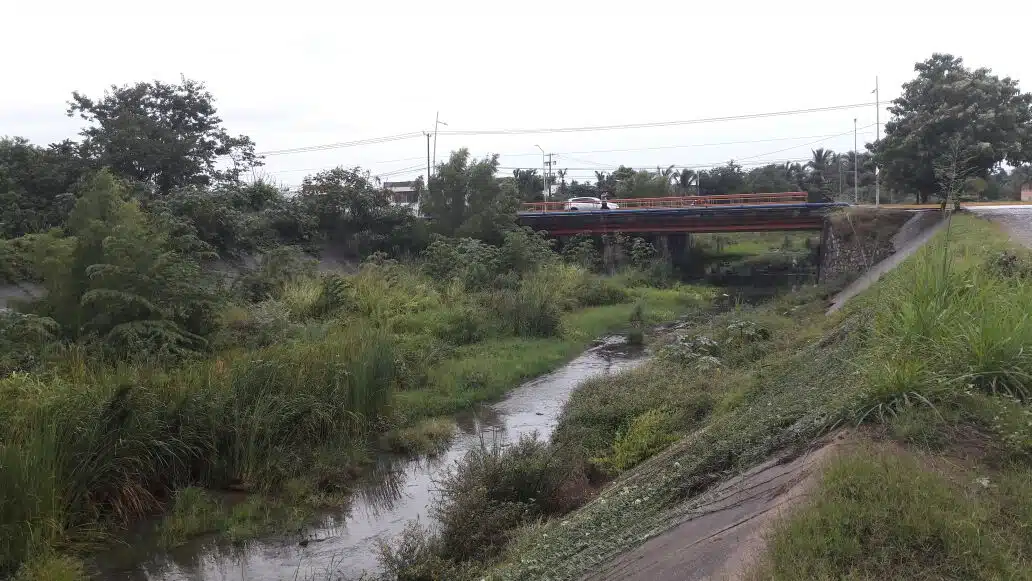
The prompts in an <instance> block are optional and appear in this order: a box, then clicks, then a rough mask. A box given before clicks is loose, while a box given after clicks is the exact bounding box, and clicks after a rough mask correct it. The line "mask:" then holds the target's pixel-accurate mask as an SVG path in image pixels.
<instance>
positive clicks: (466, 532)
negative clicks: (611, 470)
mask: <svg viewBox="0 0 1032 581" xmlns="http://www.w3.org/2000/svg"><path fill="white" fill-rule="evenodd" d="M439 486H440V489H439V490H440V493H439V496H438V498H437V500H435V503H434V505H433V506H432V507H431V515H432V517H433V518H434V520H435V522H436V523H437V524H436V526H435V527H433V528H432V529H422V528H420V527H418V526H416V527H413V528H410V529H409V530H408V531H406V533H405V534H404V535H402V537H401V538H400V539H397V540H396V544H395V545H394V546H393V547H392V546H385V547H384V548H383V556H382V558H381V561H382V562H383V564H384V565H385V567H384V569H385V572H386V573H387V574H388V575H389V576H391V578H393V579H440V578H449V579H461V578H464V577H465V575H467V574H469V573H470V572H472V571H476V569H477V567H479V566H482V564H483V563H484V562H486V561H488V560H490V559H492V558H493V557H495V556H497V555H498V554H499V553H500V552H501V551H502V549H503V548H504V547H505V545H506V544H507V543H508V542H509V540H510V537H511V535H512V534H513V532H514V531H515V530H516V529H518V528H519V527H520V526H521V525H523V524H527V523H531V522H534V521H536V520H537V519H540V518H542V517H550V516H555V515H559V514H564V513H566V512H569V511H570V510H572V509H574V508H576V507H577V506H580V505H581V504H583V503H584V501H585V499H586V497H587V495H588V493H589V492H590V488H589V486H588V484H587V480H586V478H585V477H584V475H583V473H582V472H581V471H580V469H579V467H577V466H571V465H570V464H569V463H568V462H566V459H565V458H564V457H563V456H562V455H561V454H559V453H557V452H556V450H555V449H554V448H552V447H550V446H549V445H548V444H547V443H546V442H544V441H542V440H540V439H538V438H537V436H536V435H532V436H524V437H522V438H520V440H519V441H518V442H516V443H514V444H512V445H510V446H505V447H503V446H502V445H501V443H499V442H498V441H493V442H482V443H481V446H480V447H477V448H474V449H472V450H470V451H469V452H468V453H467V454H466V456H465V457H464V458H463V459H462V460H461V461H460V462H458V463H456V465H455V466H453V467H452V469H451V470H450V471H449V472H448V474H447V476H445V477H444V478H443V480H442V481H441V482H440V483H439ZM435 575H436V576H435ZM442 575H443V576H442Z"/></svg>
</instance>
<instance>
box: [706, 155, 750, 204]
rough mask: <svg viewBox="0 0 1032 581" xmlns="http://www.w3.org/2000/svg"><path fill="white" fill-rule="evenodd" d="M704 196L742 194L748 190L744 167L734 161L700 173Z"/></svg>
mask: <svg viewBox="0 0 1032 581" xmlns="http://www.w3.org/2000/svg"><path fill="white" fill-rule="evenodd" d="M699 183H700V184H701V187H700V190H701V191H702V194H703V195H723V194H741V193H743V192H745V191H746V190H747V189H748V186H747V185H746V182H745V173H744V172H743V171H742V166H740V165H738V164H737V163H735V162H734V161H733V160H732V161H729V162H727V165H723V166H720V167H717V168H713V169H711V170H709V171H701V172H699Z"/></svg>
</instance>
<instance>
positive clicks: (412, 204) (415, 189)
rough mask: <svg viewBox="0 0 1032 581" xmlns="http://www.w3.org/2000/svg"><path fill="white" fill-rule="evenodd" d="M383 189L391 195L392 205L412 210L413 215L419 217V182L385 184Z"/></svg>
mask: <svg viewBox="0 0 1032 581" xmlns="http://www.w3.org/2000/svg"><path fill="white" fill-rule="evenodd" d="M383 187H384V188H386V189H387V191H389V192H390V193H391V203H392V204H394V205H396V206H405V207H406V208H409V209H410V210H412V213H414V214H416V215H417V216H418V215H419V189H420V182H419V180H412V181H407V182H384V183H383Z"/></svg>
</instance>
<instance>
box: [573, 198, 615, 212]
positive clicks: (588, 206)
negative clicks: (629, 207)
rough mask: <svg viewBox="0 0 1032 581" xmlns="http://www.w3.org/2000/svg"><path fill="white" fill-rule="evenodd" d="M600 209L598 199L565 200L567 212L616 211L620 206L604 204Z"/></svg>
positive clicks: (600, 201) (609, 203)
mask: <svg viewBox="0 0 1032 581" xmlns="http://www.w3.org/2000/svg"><path fill="white" fill-rule="evenodd" d="M605 205H606V207H605V208H603V207H602V200H601V199H599V198H570V199H569V200H566V209H567V210H617V209H619V208H620V206H618V205H616V204H614V203H613V202H605Z"/></svg>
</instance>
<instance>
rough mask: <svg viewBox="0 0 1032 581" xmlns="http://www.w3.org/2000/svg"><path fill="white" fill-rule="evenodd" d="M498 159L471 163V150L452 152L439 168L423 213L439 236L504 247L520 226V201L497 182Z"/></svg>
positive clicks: (428, 190)
mask: <svg viewBox="0 0 1032 581" xmlns="http://www.w3.org/2000/svg"><path fill="white" fill-rule="evenodd" d="M497 171H498V156H497V155H492V156H490V157H486V158H484V159H481V160H473V161H471V160H470V155H469V150H467V149H460V150H458V151H454V152H452V154H451V156H450V157H449V159H448V161H446V162H442V163H440V164H438V166H437V174H436V175H435V176H433V177H432V178H430V184H429V188H427V191H426V192H424V195H423V198H422V199H421V200H420V209H421V211H422V212H423V214H425V215H426V216H427V217H428V218H429V219H430V221H431V224H432V228H433V229H434V231H435V232H438V233H440V234H444V235H446V236H461V237H469V238H475V239H478V240H483V241H485V242H490V243H492V244H501V242H502V239H503V236H504V233H505V232H507V231H509V230H512V229H513V228H514V227H515V224H516V210H517V207H518V205H519V199H518V197H517V195H516V192H515V191H514V190H511V189H506V188H503V187H502V183H501V182H500V180H498V179H496V178H495V173H496V172H497Z"/></svg>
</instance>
